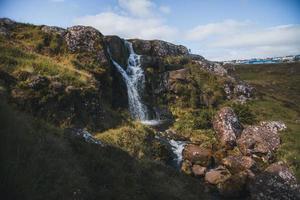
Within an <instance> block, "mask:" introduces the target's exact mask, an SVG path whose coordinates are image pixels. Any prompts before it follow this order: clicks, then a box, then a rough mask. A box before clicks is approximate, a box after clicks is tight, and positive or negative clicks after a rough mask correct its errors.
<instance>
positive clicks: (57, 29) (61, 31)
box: [41, 25, 67, 36]
mask: <svg viewBox="0 0 300 200" xmlns="http://www.w3.org/2000/svg"><path fill="white" fill-rule="evenodd" d="M41 30H42V31H44V32H45V33H54V34H58V35H60V36H64V35H65V34H66V32H67V31H66V29H64V28H61V27H57V26H46V25H44V26H42V28H41Z"/></svg>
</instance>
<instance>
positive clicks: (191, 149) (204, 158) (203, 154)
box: [183, 144, 213, 167]
mask: <svg viewBox="0 0 300 200" xmlns="http://www.w3.org/2000/svg"><path fill="white" fill-rule="evenodd" d="M183 158H184V159H185V160H189V161H190V162H191V163H193V164H199V165H201V166H204V167H207V166H210V165H211V162H212V159H213V157H212V151H211V150H210V149H207V148H203V147H200V146H198V145H195V144H188V145H186V146H185V147H184V150H183Z"/></svg>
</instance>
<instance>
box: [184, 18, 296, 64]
mask: <svg viewBox="0 0 300 200" xmlns="http://www.w3.org/2000/svg"><path fill="white" fill-rule="evenodd" d="M299 35H300V25H282V26H275V27H259V26H258V25H257V24H255V23H252V22H250V21H234V20H225V21H223V22H217V23H210V24H206V25H199V26H196V27H195V28H192V29H190V30H188V31H187V33H186V34H185V38H186V40H187V41H191V42H193V43H194V44H193V45H194V46H196V48H197V47H200V48H201V51H200V50H197V49H196V52H197V53H202V54H203V55H204V56H206V57H207V58H209V59H211V60H231V59H247V58H253V57H268V56H283V55H289V54H299V53H300V37H299Z"/></svg>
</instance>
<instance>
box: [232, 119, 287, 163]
mask: <svg viewBox="0 0 300 200" xmlns="http://www.w3.org/2000/svg"><path fill="white" fill-rule="evenodd" d="M284 127H285V125H284V124H283V123H281V122H262V123H261V125H258V126H248V127H247V128H246V129H244V131H243V132H242V135H241V137H240V138H239V139H238V141H237V143H238V147H239V149H240V151H241V152H242V154H243V155H247V156H251V155H253V154H254V155H256V156H259V157H262V158H263V160H265V161H270V160H271V159H272V158H273V157H274V155H273V154H274V152H275V151H276V150H277V148H278V147H279V145H280V142H281V141H280V136H279V133H278V131H279V130H283V129H284Z"/></svg>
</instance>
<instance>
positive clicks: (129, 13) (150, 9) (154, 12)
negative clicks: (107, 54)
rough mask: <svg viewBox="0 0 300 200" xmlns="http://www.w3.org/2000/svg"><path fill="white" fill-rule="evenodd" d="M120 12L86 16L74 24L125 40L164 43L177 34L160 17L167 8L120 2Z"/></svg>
mask: <svg viewBox="0 0 300 200" xmlns="http://www.w3.org/2000/svg"><path fill="white" fill-rule="evenodd" d="M118 3H119V8H120V9H119V10H118V11H119V12H118V13H117V12H116V11H107V12H102V13H99V14H97V15H90V16H83V17H79V18H76V19H75V20H74V23H75V24H80V25H87V26H93V27H95V28H97V29H98V30H100V31H101V32H102V33H103V34H104V35H118V36H120V37H123V38H141V39H162V40H167V41H173V39H175V38H176V35H177V34H178V30H177V29H176V28H174V27H171V26H168V25H166V23H165V20H164V18H162V16H160V15H159V13H166V12H169V11H170V9H169V7H167V6H158V5H156V4H154V3H153V2H152V1H150V0H119V1H118Z"/></svg>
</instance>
